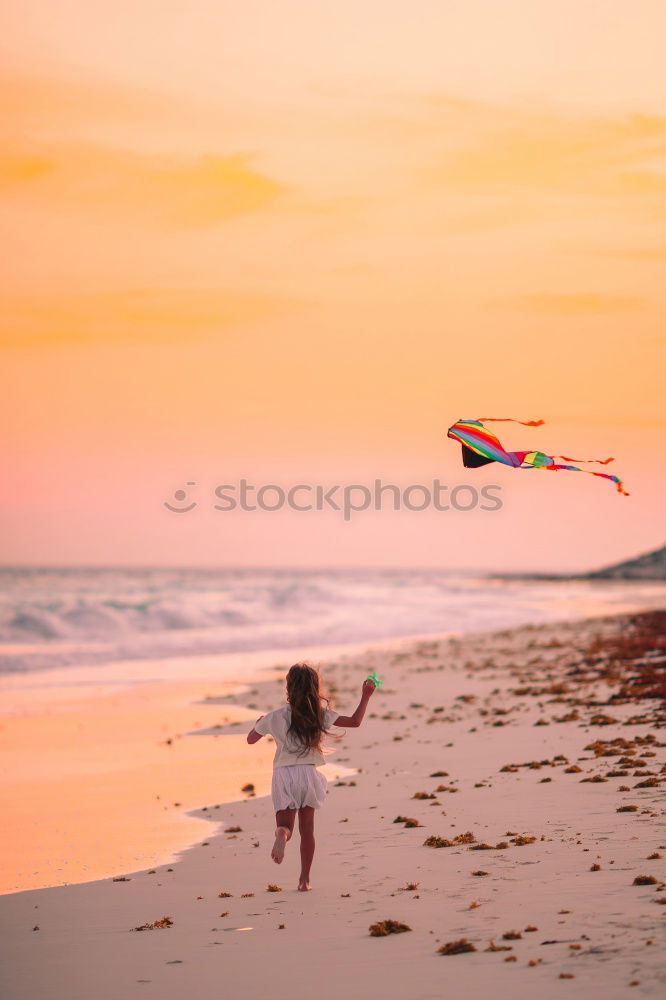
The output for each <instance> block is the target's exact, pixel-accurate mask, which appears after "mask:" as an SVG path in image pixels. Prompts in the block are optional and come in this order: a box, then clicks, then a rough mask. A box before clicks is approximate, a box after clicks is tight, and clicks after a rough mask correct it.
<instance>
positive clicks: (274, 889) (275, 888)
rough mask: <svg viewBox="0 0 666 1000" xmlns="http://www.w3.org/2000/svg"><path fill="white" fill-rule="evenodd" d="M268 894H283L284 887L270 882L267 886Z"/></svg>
mask: <svg viewBox="0 0 666 1000" xmlns="http://www.w3.org/2000/svg"><path fill="white" fill-rule="evenodd" d="M266 892H282V886H281V885H274V884H273V883H272V882H269V883H268V885H267V886H266Z"/></svg>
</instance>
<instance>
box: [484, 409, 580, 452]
mask: <svg viewBox="0 0 666 1000" xmlns="http://www.w3.org/2000/svg"><path fill="white" fill-rule="evenodd" d="M484 421H487V422H488V423H511V424H522V425H523V426H524V427H541V425H542V424H545V422H546V421H545V420H514V418H513V417H479V418H478V421H477V422H478V423H480V424H482V423H483V422H484ZM562 457H563V456H560V458H562Z"/></svg>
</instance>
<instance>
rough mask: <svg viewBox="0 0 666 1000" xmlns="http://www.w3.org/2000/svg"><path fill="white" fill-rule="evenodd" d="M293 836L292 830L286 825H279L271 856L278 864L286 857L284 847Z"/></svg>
mask: <svg viewBox="0 0 666 1000" xmlns="http://www.w3.org/2000/svg"><path fill="white" fill-rule="evenodd" d="M290 837H291V830H289V829H288V828H287V827H286V826H279V827H278V828H277V830H276V831H275V843H274V844H273V850H272V851H271V857H272V859H273V861H274V862H275V864H276V865H281V864H282V859H283V858H284V848H285V844H286V843H287V841H288V840H289V838H290Z"/></svg>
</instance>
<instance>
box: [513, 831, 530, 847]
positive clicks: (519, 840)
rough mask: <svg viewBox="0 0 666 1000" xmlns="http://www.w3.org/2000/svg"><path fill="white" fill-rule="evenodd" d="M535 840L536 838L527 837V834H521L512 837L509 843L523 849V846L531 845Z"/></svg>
mask: <svg viewBox="0 0 666 1000" xmlns="http://www.w3.org/2000/svg"><path fill="white" fill-rule="evenodd" d="M535 840H536V837H528V836H527V834H524V833H521V834H518V836H517V837H512V838H511V843H512V844H515V846H516V847H524V846H525V844H533V843H534V841H535Z"/></svg>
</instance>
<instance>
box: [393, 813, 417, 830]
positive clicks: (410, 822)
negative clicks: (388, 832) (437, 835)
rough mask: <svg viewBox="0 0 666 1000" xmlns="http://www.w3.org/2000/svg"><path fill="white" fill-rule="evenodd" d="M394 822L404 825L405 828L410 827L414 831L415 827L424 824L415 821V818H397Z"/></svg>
mask: <svg viewBox="0 0 666 1000" xmlns="http://www.w3.org/2000/svg"><path fill="white" fill-rule="evenodd" d="M393 822H394V823H404V824H405V826H406V827H408V828H409V829H412V828H413V827H415V826H422V824H421V823H419V821H418V820H417V819H414V817H413V816H396V818H395V819H394V820H393Z"/></svg>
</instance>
